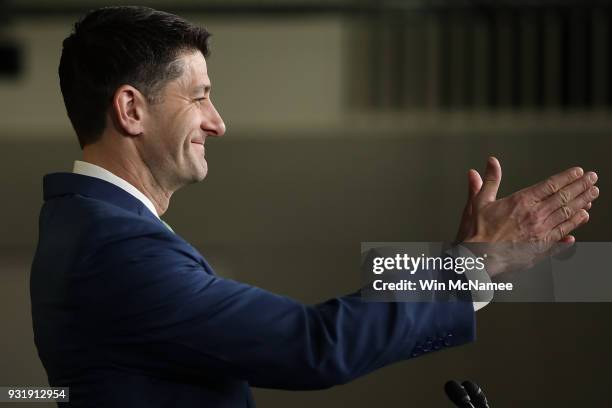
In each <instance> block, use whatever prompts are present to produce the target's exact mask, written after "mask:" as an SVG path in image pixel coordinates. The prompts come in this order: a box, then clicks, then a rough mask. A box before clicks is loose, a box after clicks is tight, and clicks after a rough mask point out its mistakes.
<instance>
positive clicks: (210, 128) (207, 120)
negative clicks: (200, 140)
mask: <svg viewBox="0 0 612 408" xmlns="http://www.w3.org/2000/svg"><path fill="white" fill-rule="evenodd" d="M202 129H203V130H204V131H206V134H207V135H208V136H217V137H220V136H223V135H224V134H225V123H224V122H223V119H222V118H221V115H219V112H217V109H215V106H214V105H213V103H212V101H210V100H209V108H208V109H207V112H206V113H205V115H204V120H203V121H202Z"/></svg>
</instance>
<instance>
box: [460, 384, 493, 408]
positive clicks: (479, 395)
mask: <svg viewBox="0 0 612 408" xmlns="http://www.w3.org/2000/svg"><path fill="white" fill-rule="evenodd" d="M461 385H463V388H464V389H465V390H466V391H467V393H468V395H469V396H470V399H471V400H472V402H473V403H474V406H475V407H476V408H490V407H489V401H487V397H486V396H485V393H484V391H483V390H482V389H481V388H480V387H479V386H478V384H476V383H474V382H472V381H469V380H466V381H464V382H462V383H461Z"/></svg>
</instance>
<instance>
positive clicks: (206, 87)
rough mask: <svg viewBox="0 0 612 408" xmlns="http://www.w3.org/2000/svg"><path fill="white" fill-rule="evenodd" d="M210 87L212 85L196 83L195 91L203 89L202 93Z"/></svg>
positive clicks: (206, 91)
mask: <svg viewBox="0 0 612 408" xmlns="http://www.w3.org/2000/svg"><path fill="white" fill-rule="evenodd" d="M211 89H212V85H198V86H196V87H195V91H196V92H199V91H204V93H209V92H210V90H211Z"/></svg>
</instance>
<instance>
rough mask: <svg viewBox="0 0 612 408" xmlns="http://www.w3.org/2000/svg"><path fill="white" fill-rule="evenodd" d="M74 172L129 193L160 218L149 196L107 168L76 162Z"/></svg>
mask: <svg viewBox="0 0 612 408" xmlns="http://www.w3.org/2000/svg"><path fill="white" fill-rule="evenodd" d="M72 172H73V173H76V174H81V175H83V176H89V177H96V178H99V179H101V180H104V181H107V182H109V183H111V184H114V185H116V186H117V187H119V188H121V189H123V190H125V191H127V192H128V193H130V194H131V195H133V196H134V197H136V198H137V199H138V200H140V201H141V202H142V203H143V204H144V205H145V206H146V207H147V208H148V209H149V211H151V212H152V213H153V215H155V216H156V217H157V218H159V215H157V211H156V210H155V206H154V205H153V203H152V202H151V200H149V198H148V197H147V196H145V195H144V194H143V193H141V192H140V190H138V189H137V188H136V187H134V186H133V185H131V184H130V183H128V182H127V181H125V180H124V179H122V178H121V177H118V176H116V175H114V174H113V173H111V172H110V171H108V170H106V169H105V168H103V167H100V166H97V165H95V164H92V163H88V162H85V161H81V160H75V161H74V167H73V170H72Z"/></svg>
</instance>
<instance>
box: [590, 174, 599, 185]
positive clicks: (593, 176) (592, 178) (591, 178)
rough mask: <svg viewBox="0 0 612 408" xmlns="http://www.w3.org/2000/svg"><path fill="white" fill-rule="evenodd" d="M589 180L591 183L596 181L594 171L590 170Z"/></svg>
mask: <svg viewBox="0 0 612 408" xmlns="http://www.w3.org/2000/svg"><path fill="white" fill-rule="evenodd" d="M589 180H591V183H594V182H596V181H597V174H595V173H593V172H591V173H590V174H589Z"/></svg>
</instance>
